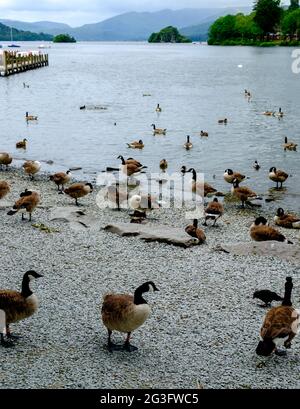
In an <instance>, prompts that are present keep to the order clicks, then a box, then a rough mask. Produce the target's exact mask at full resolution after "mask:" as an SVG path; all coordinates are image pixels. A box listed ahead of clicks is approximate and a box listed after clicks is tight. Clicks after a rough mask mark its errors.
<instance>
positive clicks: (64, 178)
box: [49, 170, 72, 194]
mask: <svg viewBox="0 0 300 409" xmlns="http://www.w3.org/2000/svg"><path fill="white" fill-rule="evenodd" d="M71 177H72V174H71V171H70V170H67V172H66V173H65V172H58V173H54V175H51V176H49V179H50V180H52V182H54V183H55V184H56V186H57V190H58V192H59V193H61V194H62V193H63V192H64V186H65V185H66V184H67V183H68V182H70V180H71ZM60 186H61V189H60V188H59V187H60Z"/></svg>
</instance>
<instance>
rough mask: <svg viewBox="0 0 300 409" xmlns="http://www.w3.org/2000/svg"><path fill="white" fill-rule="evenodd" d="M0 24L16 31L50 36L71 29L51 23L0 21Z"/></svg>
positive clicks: (61, 24)
mask: <svg viewBox="0 0 300 409" xmlns="http://www.w3.org/2000/svg"><path fill="white" fill-rule="evenodd" d="M0 23H2V24H5V25H6V26H10V27H14V28H16V29H17V30H23V31H32V32H33V33H47V34H52V35H56V34H60V33H65V32H68V31H70V30H72V28H71V27H70V26H68V25H67V24H63V23H53V22H51V21H37V22H35V23H27V22H23V21H16V20H4V19H0Z"/></svg>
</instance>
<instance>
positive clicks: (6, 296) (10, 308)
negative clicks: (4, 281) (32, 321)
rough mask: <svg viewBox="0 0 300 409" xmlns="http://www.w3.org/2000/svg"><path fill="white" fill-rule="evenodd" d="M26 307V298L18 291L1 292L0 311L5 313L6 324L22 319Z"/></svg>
mask: <svg viewBox="0 0 300 409" xmlns="http://www.w3.org/2000/svg"><path fill="white" fill-rule="evenodd" d="M25 307H26V300H25V298H24V297H23V296H22V295H21V293H19V292H18V291H12V290H0V310H3V311H5V318H6V323H8V324H9V323H10V322H14V321H17V320H18V319H19V317H22V316H23V314H24V309H25Z"/></svg>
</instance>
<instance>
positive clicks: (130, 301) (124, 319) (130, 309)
mask: <svg viewBox="0 0 300 409" xmlns="http://www.w3.org/2000/svg"><path fill="white" fill-rule="evenodd" d="M148 291H158V288H157V287H156V285H155V284H154V283H153V281H148V282H146V283H144V284H142V285H141V286H140V287H138V288H137V289H136V290H135V292H134V295H133V296H132V295H129V294H108V295H105V296H104V298H103V304H102V309H101V315H102V321H103V324H104V325H105V327H106V328H107V331H108V344H107V347H108V350H109V351H110V352H113V351H116V350H122V349H124V350H126V351H128V352H132V351H135V350H137V347H135V346H133V345H131V344H130V336H131V333H132V332H133V331H134V330H136V329H137V328H139V327H140V326H141V325H142V324H143V323H144V322H145V321H146V319H147V318H148V317H149V315H150V312H151V309H150V307H149V305H148V303H147V301H146V300H145V299H144V298H143V294H144V293H146V292H148ZM113 331H118V332H124V333H127V338H126V341H125V343H124V345H123V346H121V345H116V344H114V343H113V342H112V340H111V335H112V332H113Z"/></svg>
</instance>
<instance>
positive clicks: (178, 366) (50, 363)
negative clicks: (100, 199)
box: [0, 170, 300, 389]
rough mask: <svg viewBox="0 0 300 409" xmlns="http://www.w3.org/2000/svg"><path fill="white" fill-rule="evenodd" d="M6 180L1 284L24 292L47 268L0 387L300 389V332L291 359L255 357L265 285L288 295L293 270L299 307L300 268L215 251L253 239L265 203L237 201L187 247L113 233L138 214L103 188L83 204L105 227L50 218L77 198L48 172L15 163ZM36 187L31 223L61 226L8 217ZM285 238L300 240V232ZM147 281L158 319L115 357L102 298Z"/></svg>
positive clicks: (163, 218)
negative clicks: (29, 171) (112, 226)
mask: <svg viewBox="0 0 300 409" xmlns="http://www.w3.org/2000/svg"><path fill="white" fill-rule="evenodd" d="M0 179H1V180H8V181H10V183H11V186H12V192H11V193H10V194H9V195H8V196H7V197H6V198H5V199H3V200H2V201H0V223H1V241H0V252H1V264H0V279H1V280H0V282H1V286H0V288H1V289H3V288H11V289H19V288H20V284H21V280H22V275H23V273H24V272H25V271H27V270H29V269H34V270H36V271H37V272H39V273H41V274H43V275H44V277H43V278H41V279H40V280H38V281H36V282H35V283H34V284H33V285H34V290H35V293H36V294H37V296H38V298H39V300H40V309H39V311H38V312H37V313H36V314H35V315H34V316H32V317H31V318H29V319H27V320H24V321H21V322H19V323H17V324H15V325H13V326H12V329H13V330H14V331H15V332H16V333H17V334H20V335H22V338H21V339H20V340H19V341H18V342H16V345H15V347H14V348H10V349H4V348H0V362H1V364H0V368H1V371H0V387H1V388H196V387H197V385H198V384H200V385H202V386H203V388H205V389H212V388H213V389H214V388H299V387H300V379H299V371H300V358H299V353H300V340H299V339H296V340H295V341H294V344H293V346H292V349H291V350H289V351H288V356H287V357H277V356H273V357H271V358H268V359H264V360H263V359H260V358H259V357H258V356H257V355H256V354H255V348H256V346H257V343H258V341H259V330H260V327H261V324H262V321H263V318H264V316H265V314H266V310H265V309H263V308H260V307H259V306H258V303H257V300H253V299H252V294H253V292H254V291H255V290H256V289H262V288H269V289H271V290H273V291H276V292H278V293H280V294H282V293H283V290H284V282H285V277H286V276H292V277H293V279H294V290H293V300H294V304H295V305H300V299H299V298H300V297H299V294H300V272H299V268H298V267H297V265H295V264H293V263H290V262H285V261H281V260H279V259H277V258H271V257H257V256H248V257H241V256H239V257H238V256H233V255H230V254H226V253H223V252H221V253H220V252H216V251H214V247H216V246H217V245H218V244H222V243H223V244H224V243H226V244H228V243H240V242H248V241H250V236H249V226H250V224H251V223H252V221H253V219H254V218H255V216H256V215H257V214H261V212H262V211H259V210H250V211H249V210H246V211H242V210H238V209H237V208H236V205H235V204H232V205H228V206H227V207H226V213H225V215H224V216H223V218H222V219H221V220H220V221H219V227H217V228H211V227H205V232H206V235H207V244H206V245H203V246H196V247H193V248H189V249H182V248H178V247H174V246H170V245H167V244H161V243H145V242H143V241H141V240H139V239H137V238H125V237H119V236H116V235H113V234H111V233H107V232H105V231H103V230H102V229H101V226H102V227H104V226H105V225H106V224H108V223H112V222H115V221H118V220H119V221H122V222H125V221H128V212H127V211H121V212H117V211H113V210H111V209H105V210H100V209H99V208H98V207H97V205H96V193H97V191H98V190H99V188H97V189H95V192H94V193H93V194H91V195H89V196H88V197H85V198H83V199H81V201H80V202H81V203H82V206H81V207H80V210H83V211H85V212H86V214H88V215H90V216H93V217H95V219H97V221H99V226H98V225H97V226H98V227H97V229H86V230H78V231H75V230H74V229H72V228H71V226H70V224H68V223H64V222H58V221H55V222H53V221H50V210H51V208H54V207H61V206H70V205H72V204H73V201H72V200H71V199H70V198H69V197H67V196H66V195H58V194H57V192H56V187H55V185H54V184H53V183H51V182H49V181H48V177H47V175H38V176H37V178H36V179H37V180H36V181H33V182H29V181H28V178H27V177H26V176H24V175H23V173H22V172H21V171H20V170H10V171H9V172H1V173H0ZM26 187H30V188H32V189H33V188H34V189H37V190H38V191H40V193H41V196H42V203H41V207H40V208H38V209H37V210H36V212H35V213H34V214H33V221H32V223H43V224H45V225H46V226H48V227H51V228H54V229H56V230H58V231H57V232H52V233H47V232H45V231H41V230H39V229H36V228H34V227H32V224H31V223H28V222H25V221H23V222H22V221H21V217H20V215H18V214H17V215H15V216H13V217H9V216H7V215H6V213H7V210H8V207H7V206H8V205H9V204H13V203H14V201H15V200H16V199H17V197H18V196H19V193H20V192H21V191H22V190H24V189H25V188H26ZM264 214H266V212H265V211H264ZM151 217H153V218H156V219H157V220H154V221H152V223H156V224H166V225H169V226H176V227H182V228H184V227H185V226H186V225H187V224H188V222H187V220H185V218H184V210H180V209H176V210H174V209H169V210H167V209H165V210H157V211H154V212H153V213H152V215H151ZM269 217H271V214H270V215H269ZM284 234H286V235H287V236H288V237H289V239H291V240H294V241H295V242H296V243H299V231H297V230H294V231H290V230H284ZM148 280H152V281H154V282H155V284H156V285H157V287H158V288H159V290H160V291H159V292H158V293H153V294H152V293H151V294H149V295H147V296H146V297H147V299H148V300H149V304H150V305H151V306H152V315H151V316H150V318H149V319H148V320H147V321H146V323H145V324H144V325H143V326H142V327H140V328H139V329H138V330H137V331H136V332H135V333H134V334H133V338H132V343H133V345H136V346H137V347H138V348H139V349H138V351H137V352H134V353H131V354H130V353H125V352H114V353H113V354H110V353H109V352H108V351H107V350H106V348H105V343H106V339H107V333H106V329H105V327H104V326H103V324H102V321H101V315H100V306H101V303H102V296H103V295H104V294H105V293H107V292H121V293H124V292H126V293H127V292H129V293H132V292H133V291H134V290H135V288H136V287H137V286H139V285H140V284H142V283H143V282H145V281H148ZM114 339H115V340H116V341H119V342H121V341H122V335H121V334H118V333H115V334H114ZM261 362H263V364H261Z"/></svg>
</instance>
